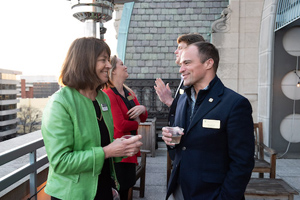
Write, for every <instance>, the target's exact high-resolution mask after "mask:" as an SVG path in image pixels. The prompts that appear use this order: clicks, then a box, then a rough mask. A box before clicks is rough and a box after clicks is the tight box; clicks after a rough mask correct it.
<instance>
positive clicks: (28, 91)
mask: <svg viewBox="0 0 300 200" xmlns="http://www.w3.org/2000/svg"><path fill="white" fill-rule="evenodd" d="M20 83H21V84H20V85H18V86H17V87H18V89H19V91H20V93H19V95H18V96H17V97H18V98H22V99H26V98H33V84H31V83H30V84H29V83H26V80H25V79H21V82H20Z"/></svg>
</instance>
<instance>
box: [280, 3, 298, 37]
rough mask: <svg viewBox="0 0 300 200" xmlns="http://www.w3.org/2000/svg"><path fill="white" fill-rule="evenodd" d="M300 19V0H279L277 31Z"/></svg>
mask: <svg viewBox="0 0 300 200" xmlns="http://www.w3.org/2000/svg"><path fill="white" fill-rule="evenodd" d="M299 18H300V0H279V1H278V5H277V13H276V25H275V26H276V27H275V31H277V30H279V29H281V28H283V27H285V26H286V25H288V24H290V23H292V22H294V21H296V20H297V19H299Z"/></svg>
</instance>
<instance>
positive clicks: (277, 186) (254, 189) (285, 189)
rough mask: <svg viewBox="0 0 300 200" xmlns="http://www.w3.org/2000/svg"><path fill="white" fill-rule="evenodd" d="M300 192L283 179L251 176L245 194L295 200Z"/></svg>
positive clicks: (255, 196) (259, 197)
mask: <svg viewBox="0 0 300 200" xmlns="http://www.w3.org/2000/svg"><path fill="white" fill-rule="evenodd" d="M298 194H299V193H298V192H297V191H296V190H295V189H294V188H292V187H291V186H290V185H289V184H288V183H286V182H285V181H284V180H282V179H272V178H270V179H267V178H251V179H250V181H249V184H248V186H247V188H246V191H245V196H246V197H247V198H248V197H249V198H255V199H288V200H293V199H294V195H298Z"/></svg>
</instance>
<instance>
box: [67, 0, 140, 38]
mask: <svg viewBox="0 0 300 200" xmlns="http://www.w3.org/2000/svg"><path fill="white" fill-rule="evenodd" d="M69 1H71V4H72V6H71V8H72V13H73V16H74V17H75V18H76V19H78V20H79V21H81V22H83V23H85V26H84V30H85V36H86V37H96V33H97V30H96V23H98V22H99V24H100V25H99V33H100V39H104V34H105V32H106V28H105V27H104V26H103V23H105V22H107V21H109V20H111V19H112V13H113V11H114V4H123V3H127V2H133V1H137V0H69Z"/></svg>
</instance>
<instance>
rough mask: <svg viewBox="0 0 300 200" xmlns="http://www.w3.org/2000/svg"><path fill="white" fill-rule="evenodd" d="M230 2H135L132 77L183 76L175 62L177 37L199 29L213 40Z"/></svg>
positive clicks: (129, 59) (128, 52)
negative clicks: (214, 26)
mask: <svg viewBox="0 0 300 200" xmlns="http://www.w3.org/2000/svg"><path fill="white" fill-rule="evenodd" d="M227 5H228V0H215V1H206V0H203V1H199V0H180V1H174V0H151V1H150V0H139V1H137V2H135V3H134V5H133V9H132V14H131V19H130V25H129V27H128V35H127V41H126V42H127V43H126V48H124V49H125V60H124V62H125V64H126V65H127V67H128V72H129V78H137V79H144V78H146V79H155V78H158V77H161V78H163V79H169V78H170V79H172V78H179V77H180V74H179V73H178V71H179V67H178V66H177V65H176V64H175V62H174V61H175V55H174V51H175V50H176V48H177V42H176V39H177V37H178V36H179V35H182V34H185V33H193V32H195V33H200V34H202V35H203V37H204V38H205V39H206V40H207V41H210V34H211V24H212V22H214V21H215V20H216V19H218V18H219V17H220V13H221V12H222V10H223V9H224V8H226V7H227ZM117 15H119V14H117ZM122 20H123V19H122ZM121 26H122V24H121ZM117 28H118V26H117ZM119 45H120V44H119V43H118V46H119ZM124 45H125V44H124ZM118 52H119V51H118Z"/></svg>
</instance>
